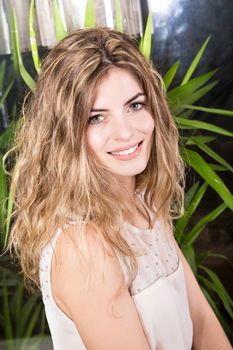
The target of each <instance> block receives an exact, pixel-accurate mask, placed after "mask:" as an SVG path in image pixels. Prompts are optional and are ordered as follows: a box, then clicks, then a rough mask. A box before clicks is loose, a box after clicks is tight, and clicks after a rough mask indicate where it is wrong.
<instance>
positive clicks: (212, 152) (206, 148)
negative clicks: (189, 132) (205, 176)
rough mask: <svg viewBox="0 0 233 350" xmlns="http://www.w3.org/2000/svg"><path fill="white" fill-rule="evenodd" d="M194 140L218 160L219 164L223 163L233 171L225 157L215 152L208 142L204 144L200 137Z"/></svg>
mask: <svg viewBox="0 0 233 350" xmlns="http://www.w3.org/2000/svg"><path fill="white" fill-rule="evenodd" d="M191 140H193V138H192V137H191ZM193 141H194V144H196V145H197V146H198V147H199V148H200V149H201V150H202V151H203V152H205V153H206V154H208V156H210V157H211V158H213V159H214V160H216V161H217V162H218V163H219V164H221V165H222V166H223V167H225V168H226V169H228V170H229V171H231V172H233V167H232V166H231V165H230V164H229V163H228V162H227V161H226V160H225V159H223V158H222V157H220V155H218V154H217V153H216V152H214V151H213V150H212V149H211V148H210V147H209V146H207V145H206V144H204V143H203V142H201V141H200V140H198V139H195V140H193Z"/></svg>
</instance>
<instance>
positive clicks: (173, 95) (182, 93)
mask: <svg viewBox="0 0 233 350" xmlns="http://www.w3.org/2000/svg"><path fill="white" fill-rule="evenodd" d="M216 72H217V69H214V70H212V71H210V72H208V73H205V74H201V75H200V76H198V77H196V78H194V79H192V80H190V81H189V82H187V83H186V84H185V85H182V86H178V87H176V88H174V89H172V90H170V91H168V93H167V96H168V99H169V101H171V102H172V101H173V100H175V101H176V100H179V101H182V100H183V99H184V98H185V97H188V96H190V95H192V94H193V93H194V92H195V91H196V90H198V89H199V88H200V87H201V86H203V85H204V84H205V83H207V81H208V80H210V78H212V77H213V76H214V74H215V73H216Z"/></svg>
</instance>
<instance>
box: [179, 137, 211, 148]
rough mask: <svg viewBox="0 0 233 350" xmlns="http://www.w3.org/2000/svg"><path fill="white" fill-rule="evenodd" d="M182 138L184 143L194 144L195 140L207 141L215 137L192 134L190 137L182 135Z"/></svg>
mask: <svg viewBox="0 0 233 350" xmlns="http://www.w3.org/2000/svg"><path fill="white" fill-rule="evenodd" d="M182 140H184V141H185V144H186V145H189V146H190V145H196V141H199V142H202V143H209V142H211V141H214V140H216V137H214V136H192V137H185V136H184V137H182Z"/></svg>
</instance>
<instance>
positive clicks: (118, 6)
mask: <svg viewBox="0 0 233 350" xmlns="http://www.w3.org/2000/svg"><path fill="white" fill-rule="evenodd" d="M115 6H116V29H117V30H118V31H119V32H123V21H122V14H121V2H120V0H115Z"/></svg>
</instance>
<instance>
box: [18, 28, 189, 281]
mask: <svg viewBox="0 0 233 350" xmlns="http://www.w3.org/2000/svg"><path fill="white" fill-rule="evenodd" d="M114 84H122V91H121V90H120V88H121V86H118V87H115V85H114ZM162 86H163V85H162V82H161V79H160V77H159V74H158V73H157V72H156V71H155V69H154V68H153V66H152V64H151V63H149V62H148V61H147V60H146V59H145V58H144V57H143V55H142V54H141V53H140V51H139V49H138V47H137V44H136V41H135V40H134V39H133V38H132V37H131V36H130V35H128V34H125V33H119V32H117V31H114V30H112V29H108V28H98V29H80V30H77V31H75V32H73V33H71V34H70V35H69V36H67V37H66V38H65V39H63V40H62V41H61V42H60V43H58V44H57V45H56V46H55V48H54V49H53V50H52V51H51V52H50V53H49V55H48V56H47V58H46V59H45V61H44V63H43V65H42V70H41V73H40V75H39V78H38V81H37V86H36V90H35V92H34V93H33V94H32V97H31V99H30V101H29V102H28V105H27V106H26V109H25V115H24V119H23V127H22V129H21V131H20V133H19V135H18V138H17V141H16V149H17V150H18V151H17V163H16V167H15V171H14V174H13V184H14V186H15V187H16V198H15V201H16V206H15V208H16V211H15V217H16V219H15V223H14V226H13V230H12V237H13V238H12V244H13V245H14V246H15V248H16V249H17V250H18V252H19V254H20V255H21V263H22V266H23V269H24V271H25V273H26V274H27V275H28V276H29V277H30V278H33V276H34V277H35V275H36V273H37V270H36V266H37V265H36V261H37V262H38V257H39V252H40V249H41V247H42V246H43V245H44V244H45V243H46V242H47V241H48V240H49V238H50V237H51V235H52V234H53V232H54V229H55V228H56V227H57V226H59V225H62V224H63V223H64V222H66V220H70V219H72V220H75V219H77V220H80V221H85V222H88V223H91V224H93V225H94V226H95V227H96V228H98V229H99V231H100V232H101V234H102V235H103V238H104V239H105V241H106V242H108V243H109V244H112V245H113V246H115V247H116V248H117V249H119V250H121V251H123V252H125V253H126V251H125V249H126V248H125V243H122V244H121V241H120V238H119V237H118V236H117V234H116V232H117V230H118V228H119V226H120V224H121V223H122V221H123V218H124V215H125V214H126V213H127V215H128V213H130V207H129V205H128V203H127V201H125V197H124V198H123V197H122V193H124V191H125V190H127V189H126V188H124V186H123V183H121V182H120V181H119V176H118V175H123V176H124V175H126V176H127V175H130V176H131V175H136V179H135V187H136V188H135V190H139V191H144V192H145V200H146V203H147V204H148V205H149V206H150V207H151V208H152V210H153V209H154V208H155V207H156V208H157V213H158V215H161V216H163V217H164V218H166V219H170V218H171V209H172V207H173V206H174V205H176V204H177V203H178V204H180V203H182V188H181V187H180V185H179V182H180V180H182V174H183V173H182V162H181V161H180V158H179V154H178V133H177V129H176V127H175V124H174V121H173V118H172V116H171V115H170V112H169V109H168V106H167V103H166V100H165V97H164V92H163V89H162ZM111 87H113V90H114V92H116V93H117V94H118V96H116V104H115V101H114V98H113V95H112V94H111V93H110V92H109V94H108V97H109V99H111V101H110V102H109V101H107V99H106V98H105V96H104V95H105V93H106V94H107V93H108V88H109V89H110V88H111ZM128 88H129V90H131V89H132V91H128ZM123 91H125V94H126V95H127V96H125V101H124V93H122V92H123ZM137 93H140V96H139V95H138V98H137V99H136V100H133V101H131V102H128V100H129V99H130V98H131V97H135V96H134V94H136V95H137ZM131 95H132V96H131ZM103 97H104V99H103ZM101 102H102V103H104V105H100V103H101ZM126 102H128V103H126ZM133 102H138V104H137V106H136V107H135V105H134V106H132V103H133ZM109 103H110V104H109ZM125 103H126V104H125ZM139 104H140V106H142V105H143V104H145V106H143V108H142V109H139V110H137V111H136V110H135V108H136V109H137V108H138V106H139ZM97 108H98V109H99V108H104V109H110V110H111V113H113V114H114V115H113V114H111V115H110V119H111V123H108V127H107V126H106V124H107V123H105V124H104V133H103V137H104V141H105V144H104V152H105V153H106V155H104V157H102V156H103V152H102V151H103V148H102V146H103V143H102V144H101V151H100V152H99V151H98V150H99V149H97V148H96V147H95V146H96V145H98V143H97V144H96V143H95V141H96V139H95V136H96V135H97V136H98V135H99V136H101V132H99V129H97V128H99V126H100V124H99V125H98V126H97V125H93V120H94V119H90V118H92V117H93V116H94V115H96V113H95V112H93V109H97ZM116 109H117V111H118V112H119V111H120V113H121V114H120V119H117V118H116V116H117V113H116ZM129 111H130V113H129ZM104 113H105V116H106V115H107V112H106V111H105V112H104ZM127 113H128V114H127ZM99 114H100V113H99V112H98V115H99ZM131 114H133V115H135V116H136V117H135V118H138V119H140V123H139V124H138V123H136V122H135V121H134V120H132V119H131V118H132V116H131ZM123 116H125V117H126V118H127V122H126V121H125V120H123V118H122V117H123ZM138 119H137V121H138ZM143 119H144V124H143V123H142V120H143ZM135 120H136V119H135ZM90 121H91V122H90ZM119 121H120V123H122V124H121V127H120V128H118V127H119V124H118V122H119ZM135 123H136V124H135ZM126 124H127V125H126ZM97 130H98V132H96V131H97ZM106 130H107V133H106ZM119 130H120V132H119ZM122 130H123V132H122ZM106 135H107V136H106ZM109 135H110V138H111V140H110V141H109ZM141 141H143V144H142V146H141V144H140V145H139V146H140V147H142V151H141V155H143V157H142V159H141V161H140V164H139V165H138V163H137V162H136V160H139V158H138V159H136V158H135V159H132V160H130V162H132V165H133V167H134V171H133V172H132V173H129V172H126V173H124V171H125V170H124V169H126V165H124V164H123V162H124V161H122V160H119V159H116V157H113V155H112V154H111V155H110V154H109V153H108V152H114V151H116V152H118V149H119V148H120V149H121V148H122V147H123V148H124V147H125V146H128V145H129V146H131V145H132V147H134V143H140V142H141ZM131 142H132V143H133V144H132V143H131ZM105 146H106V148H105ZM132 147H131V148H132ZM143 147H144V148H143ZM131 151H132V149H131V150H130V152H131ZM136 152H137V151H136ZM143 152H144V153H143ZM107 153H108V154H107ZM108 157H109V158H108ZM139 157H140V155H139ZM108 159H109V162H108ZM125 164H126V162H125ZM118 165H119V166H118ZM130 168H131V167H128V171H130ZM119 169H120V171H119ZM25 238H27V239H28V245H27V250H28V252H26V250H25V248H24V246H23V242H24V241H25ZM122 242H123V241H122ZM29 247H30V248H31V249H30V248H29ZM36 259H37V260H36ZM33 269H34V270H33ZM33 271H34V272H33ZM33 274H34V275H33ZM34 279H35V280H36V278H34Z"/></svg>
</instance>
